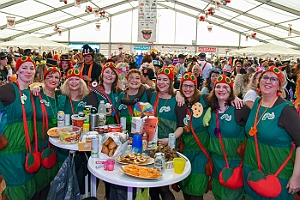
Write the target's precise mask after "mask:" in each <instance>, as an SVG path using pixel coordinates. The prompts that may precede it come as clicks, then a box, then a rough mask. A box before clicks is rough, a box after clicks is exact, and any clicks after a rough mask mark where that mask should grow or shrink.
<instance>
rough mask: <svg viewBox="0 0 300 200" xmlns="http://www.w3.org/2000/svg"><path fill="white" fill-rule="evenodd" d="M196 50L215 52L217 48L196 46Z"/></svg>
mask: <svg viewBox="0 0 300 200" xmlns="http://www.w3.org/2000/svg"><path fill="white" fill-rule="evenodd" d="M198 52H217V48H214V47H198Z"/></svg>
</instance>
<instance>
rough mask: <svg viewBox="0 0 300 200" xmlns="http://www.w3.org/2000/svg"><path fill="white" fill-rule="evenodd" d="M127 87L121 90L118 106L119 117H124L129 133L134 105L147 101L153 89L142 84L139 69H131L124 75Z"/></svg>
mask: <svg viewBox="0 0 300 200" xmlns="http://www.w3.org/2000/svg"><path fill="white" fill-rule="evenodd" d="M126 78H127V84H128V89H127V90H126V91H124V92H121V93H120V95H119V99H120V100H121V105H120V106H119V109H118V110H119V112H120V118H121V117H125V118H126V129H127V130H128V132H129V134H130V133H131V121H132V117H134V112H133V110H134V105H135V103H137V102H148V101H149V100H148V99H149V96H150V95H151V93H152V92H153V89H150V88H149V89H146V87H145V86H144V85H142V73H141V71H140V70H137V69H131V70H130V71H129V72H128V74H127V75H126Z"/></svg>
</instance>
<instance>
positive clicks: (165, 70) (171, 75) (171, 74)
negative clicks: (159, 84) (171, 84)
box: [157, 67, 174, 81]
mask: <svg viewBox="0 0 300 200" xmlns="http://www.w3.org/2000/svg"><path fill="white" fill-rule="evenodd" d="M160 74H164V75H166V76H168V77H169V79H171V80H172V81H174V72H173V71H172V70H170V68H168V67H163V68H161V69H159V70H158V72H157V76H158V75H160Z"/></svg>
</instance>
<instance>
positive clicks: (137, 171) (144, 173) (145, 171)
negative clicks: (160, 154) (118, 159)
mask: <svg viewBox="0 0 300 200" xmlns="http://www.w3.org/2000/svg"><path fill="white" fill-rule="evenodd" d="M119 169H120V171H121V172H123V173H124V174H126V175H128V176H132V177H135V178H141V179H154V180H155V179H160V178H161V173H160V172H159V171H158V170H157V169H152V168H149V167H141V166H138V165H134V164H129V165H124V166H121V167H120V168H119Z"/></svg>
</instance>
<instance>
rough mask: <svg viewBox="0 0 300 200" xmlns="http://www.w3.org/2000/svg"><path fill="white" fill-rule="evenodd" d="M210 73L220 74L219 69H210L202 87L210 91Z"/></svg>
mask: <svg viewBox="0 0 300 200" xmlns="http://www.w3.org/2000/svg"><path fill="white" fill-rule="evenodd" d="M212 74H218V75H220V73H219V71H218V70H214V69H213V70H211V71H210V72H209V77H208V78H207V79H206V80H205V82H204V87H206V88H207V89H208V90H209V91H211V90H212V86H211V85H210V84H211V83H212V82H211V76H212Z"/></svg>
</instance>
